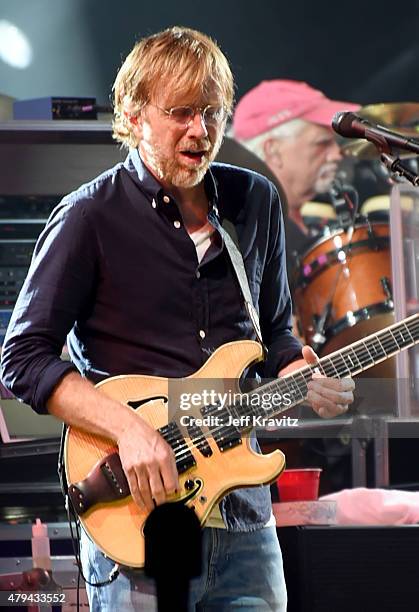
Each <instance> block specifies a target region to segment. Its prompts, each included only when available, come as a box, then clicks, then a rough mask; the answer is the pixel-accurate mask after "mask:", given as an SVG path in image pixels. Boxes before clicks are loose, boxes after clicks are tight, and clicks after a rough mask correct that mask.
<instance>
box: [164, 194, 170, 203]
mask: <svg viewBox="0 0 419 612" xmlns="http://www.w3.org/2000/svg"><path fill="white" fill-rule="evenodd" d="M163 202H164V203H165V204H169V202H170V198H169V196H166V195H165V196H163Z"/></svg>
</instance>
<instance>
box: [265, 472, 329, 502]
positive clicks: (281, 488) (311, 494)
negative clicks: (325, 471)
mask: <svg viewBox="0 0 419 612" xmlns="http://www.w3.org/2000/svg"><path fill="white" fill-rule="evenodd" d="M321 471H322V470H321V468H301V469H293V470H284V471H283V472H282V474H281V476H280V477H279V478H278V479H277V481H276V485H277V487H278V493H279V501H281V502H291V501H315V500H316V499H318V497H319V484H320V472H321Z"/></svg>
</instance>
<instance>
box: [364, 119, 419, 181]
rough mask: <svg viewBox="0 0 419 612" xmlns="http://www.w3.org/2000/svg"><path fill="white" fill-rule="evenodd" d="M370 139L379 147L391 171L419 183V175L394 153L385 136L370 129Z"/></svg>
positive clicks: (381, 157) (384, 161) (382, 159)
mask: <svg viewBox="0 0 419 612" xmlns="http://www.w3.org/2000/svg"><path fill="white" fill-rule="evenodd" d="M368 140H369V141H370V142H372V143H373V144H374V145H375V146H376V147H377V149H378V151H379V153H380V159H381V161H382V162H383V164H384V165H385V166H386V168H388V169H389V170H390V172H394V173H395V174H397V175H398V176H402V177H403V178H405V179H406V180H408V181H409V183H411V184H412V185H413V186H414V187H417V186H418V185H419V175H418V174H415V172H412V171H411V170H409V168H406V166H405V165H404V164H402V162H401V161H400V158H399V157H396V156H395V155H393V152H392V150H391V146H390V144H389V143H388V141H387V140H386V138H385V136H383V135H381V134H375V133H374V132H371V131H368Z"/></svg>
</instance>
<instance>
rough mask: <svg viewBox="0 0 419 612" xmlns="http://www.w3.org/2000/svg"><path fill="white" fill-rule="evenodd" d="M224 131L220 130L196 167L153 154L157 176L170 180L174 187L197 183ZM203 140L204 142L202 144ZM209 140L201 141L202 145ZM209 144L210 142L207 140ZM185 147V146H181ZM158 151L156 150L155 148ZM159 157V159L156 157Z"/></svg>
mask: <svg viewBox="0 0 419 612" xmlns="http://www.w3.org/2000/svg"><path fill="white" fill-rule="evenodd" d="M223 138H224V133H223V132H222V133H221V134H220V135H219V136H218V137H217V139H216V141H215V142H214V144H213V146H212V148H211V149H210V150H209V151H208V152H207V154H206V156H205V158H204V162H203V163H202V165H201V166H200V167H198V168H193V167H186V166H182V165H180V164H179V163H178V161H177V160H176V158H170V159H169V158H167V157H164V156H155V158H154V160H155V168H156V173H157V176H158V178H160V179H161V180H164V181H168V182H170V183H171V184H172V185H174V186H175V187H180V188H185V189H188V188H190V187H195V186H196V185H199V183H201V181H202V180H203V178H204V176H205V174H206V173H207V171H208V168H209V165H210V164H211V162H213V161H214V159H215V158H216V157H217V154H218V151H219V150H220V147H221V144H222V142H223ZM204 142H205V144H204ZM208 142H209V141H203V143H200V144H202V146H203V147H206V146H208ZM209 144H210V146H211V142H209ZM183 148H185V147H183ZM157 153H158V150H157ZM157 157H160V160H158V159H157Z"/></svg>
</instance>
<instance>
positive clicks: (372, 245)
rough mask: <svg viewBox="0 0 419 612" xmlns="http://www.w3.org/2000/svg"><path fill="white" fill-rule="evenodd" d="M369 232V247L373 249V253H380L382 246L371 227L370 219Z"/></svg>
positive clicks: (368, 222)
mask: <svg viewBox="0 0 419 612" xmlns="http://www.w3.org/2000/svg"><path fill="white" fill-rule="evenodd" d="M367 231H368V242H369V246H370V248H371V250H372V251H379V249H380V246H379V244H378V241H377V237H376V235H375V233H374V228H373V226H372V225H371V222H370V220H369V219H367Z"/></svg>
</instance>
